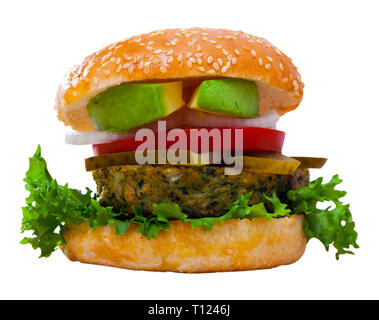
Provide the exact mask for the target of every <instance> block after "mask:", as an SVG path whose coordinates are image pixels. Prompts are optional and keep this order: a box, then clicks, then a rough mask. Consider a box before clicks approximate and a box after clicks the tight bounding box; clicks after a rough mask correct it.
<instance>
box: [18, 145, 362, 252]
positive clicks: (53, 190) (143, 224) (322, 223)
mask: <svg viewBox="0 0 379 320" xmlns="http://www.w3.org/2000/svg"><path fill="white" fill-rule="evenodd" d="M24 181H25V183H26V185H25V188H26V190H27V191H29V196H28V197H27V198H26V206H24V207H23V208H22V212H23V219H22V226H21V232H25V231H31V232H32V235H33V236H32V237H25V238H23V239H22V240H21V243H22V244H30V245H32V247H33V248H34V249H40V251H41V254H40V257H49V256H50V255H51V253H52V252H54V251H55V250H56V248H57V247H59V246H60V245H62V244H64V243H65V239H64V235H63V234H64V231H65V230H66V229H67V226H68V225H78V224H81V223H83V222H85V221H86V222H87V223H88V225H89V226H90V227H91V228H93V229H96V228H98V227H101V226H106V225H113V226H114V227H115V233H116V234H118V235H123V234H124V233H125V232H126V231H127V230H128V229H129V226H130V225H131V224H136V225H138V228H137V232H140V233H141V234H143V235H144V236H145V237H146V238H148V239H150V238H157V236H158V234H159V232H161V231H162V230H164V231H167V230H169V229H170V221H172V220H180V221H182V222H183V223H190V224H191V226H192V227H193V228H197V227H201V228H203V229H204V230H211V229H212V227H213V226H214V224H215V223H216V222H217V221H219V222H224V221H225V220H227V219H254V218H257V217H264V218H266V219H268V220H269V219H272V218H280V217H286V216H289V215H291V214H293V213H304V214H305V219H304V231H305V233H306V236H307V239H308V240H309V239H311V238H317V239H319V240H320V241H321V242H322V243H323V244H324V245H325V247H326V249H328V248H329V245H330V244H333V245H334V246H335V248H337V250H338V252H337V259H338V258H339V255H340V254H344V253H352V252H351V251H347V250H345V249H347V248H349V246H350V245H353V246H354V247H355V248H358V245H357V244H356V238H357V233H356V232H355V230H354V226H355V225H354V222H353V221H352V218H351V213H350V210H349V205H344V204H342V202H340V200H339V199H340V198H341V197H343V196H344V195H345V192H344V191H338V190H335V189H334V187H335V185H337V184H338V183H340V181H341V180H339V179H338V176H335V177H333V179H332V180H331V181H330V182H329V183H326V184H321V182H322V179H321V178H319V179H317V180H315V181H313V182H311V183H310V184H309V185H308V186H307V187H303V188H299V189H297V190H292V191H290V192H289V193H288V198H289V199H290V200H291V201H292V202H293V209H292V210H291V209H289V208H287V204H285V203H282V202H281V201H280V200H279V198H278V197H277V196H276V195H275V194H273V195H272V197H268V196H265V198H266V200H267V201H268V202H270V203H271V207H272V208H273V210H272V212H271V211H268V210H267V208H266V206H265V204H264V203H263V202H262V203H258V204H254V205H251V206H249V205H248V202H249V199H250V198H251V196H252V192H250V193H248V194H246V195H241V196H240V197H239V198H238V199H237V200H236V201H235V202H233V203H232V204H231V205H229V206H228V207H227V208H226V209H225V211H226V213H225V214H223V215H221V216H219V217H204V218H196V219H191V218H188V216H187V215H186V214H185V213H183V212H182V210H181V208H180V206H179V205H177V204H169V203H160V204H154V205H153V211H152V213H151V214H150V215H147V216H145V215H144V214H143V210H142V208H141V207H138V206H134V207H133V208H132V210H133V215H131V214H128V213H126V212H122V211H121V212H115V211H114V210H113V208H112V207H109V206H108V207H104V206H102V205H101V204H100V203H99V201H98V200H97V195H96V194H94V193H93V192H92V191H91V190H89V189H88V188H87V190H86V192H85V193H82V192H81V191H79V190H76V189H71V188H69V187H68V185H67V184H66V185H64V186H62V185H59V184H58V183H57V181H56V180H55V179H53V178H52V177H51V175H50V173H49V171H48V169H47V164H46V161H45V159H44V158H43V157H42V156H41V147H40V146H38V148H37V151H36V152H35V154H34V155H33V157H31V158H29V170H28V171H27V172H26V177H25V179H24ZM320 201H321V202H322V201H333V202H334V203H335V208H334V209H330V208H328V209H326V210H321V209H317V203H318V202H320ZM343 223H344V224H343Z"/></svg>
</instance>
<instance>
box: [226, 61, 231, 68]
mask: <svg viewBox="0 0 379 320" xmlns="http://www.w3.org/2000/svg"><path fill="white" fill-rule="evenodd" d="M225 66H226V67H227V68H228V69H229V68H230V61H228V63H227V64H226V65H225Z"/></svg>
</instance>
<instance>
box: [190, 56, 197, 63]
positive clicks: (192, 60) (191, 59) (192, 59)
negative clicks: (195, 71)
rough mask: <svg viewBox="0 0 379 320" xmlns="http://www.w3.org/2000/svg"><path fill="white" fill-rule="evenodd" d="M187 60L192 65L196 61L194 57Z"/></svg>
mask: <svg viewBox="0 0 379 320" xmlns="http://www.w3.org/2000/svg"><path fill="white" fill-rule="evenodd" d="M188 60H189V61H191V62H193V63H195V62H196V59H195V58H194V57H190V58H189V59H188Z"/></svg>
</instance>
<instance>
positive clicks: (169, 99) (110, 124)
mask: <svg viewBox="0 0 379 320" xmlns="http://www.w3.org/2000/svg"><path fill="white" fill-rule="evenodd" d="M182 90H183V82H182V81H174V82H166V83H155V84H154V83H143V84H139V83H137V84H120V85H118V86H114V87H111V88H109V89H107V90H105V91H103V92H101V93H99V94H98V95H96V96H95V97H93V98H92V99H91V100H90V102H89V103H88V105H87V111H88V115H89V117H90V119H91V122H92V125H93V128H94V130H95V131H114V132H119V131H124V130H129V129H133V128H136V127H139V126H142V125H144V124H147V123H150V122H153V121H156V120H159V119H162V118H164V117H166V116H168V115H169V114H170V113H172V112H174V111H175V110H177V109H179V108H180V107H181V106H183V105H184V101H183V99H182Z"/></svg>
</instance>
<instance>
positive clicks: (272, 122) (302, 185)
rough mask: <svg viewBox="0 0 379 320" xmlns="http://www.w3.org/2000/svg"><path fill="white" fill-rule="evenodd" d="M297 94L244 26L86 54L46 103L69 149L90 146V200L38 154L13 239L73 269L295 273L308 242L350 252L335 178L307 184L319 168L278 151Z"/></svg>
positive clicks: (352, 235) (349, 229)
mask: <svg viewBox="0 0 379 320" xmlns="http://www.w3.org/2000/svg"><path fill="white" fill-rule="evenodd" d="M302 96H303V83H302V81H301V78H300V74H299V73H298V71H297V69H296V67H295V66H294V65H293V63H292V61H291V59H290V58H289V57H287V56H286V55H285V54H284V53H283V52H282V51H280V50H278V49H277V48H276V47H274V46H273V45H272V44H271V43H270V42H268V41H267V40H265V39H263V38H259V37H255V36H252V35H249V34H247V33H243V32H240V31H238V32H235V31H230V30H225V29H203V28H189V29H170V30H160V31H154V32H151V33H147V34H142V35H138V36H134V37H131V38H128V39H126V40H123V41H120V42H116V43H113V44H111V45H109V46H107V47H105V48H103V49H101V50H99V51H97V52H95V53H93V54H91V55H89V56H88V57H86V58H85V59H84V61H83V62H82V63H81V64H79V65H77V66H75V67H74V68H73V69H72V70H71V71H70V72H68V73H67V75H66V77H65V78H64V79H63V81H62V82H61V84H60V86H59V89H58V92H57V98H56V105H55V108H56V110H57V114H58V119H59V120H61V121H63V123H64V124H65V125H66V126H67V127H68V130H67V132H66V137H65V139H66V143H69V144H79V145H80V144H92V145H93V151H94V155H93V156H91V155H89V157H88V158H87V159H85V167H86V170H87V171H88V172H92V175H93V178H94V180H95V182H96V185H97V192H92V191H91V190H89V189H88V188H87V190H86V192H81V191H79V190H77V189H71V188H69V187H68V185H67V184H65V185H61V184H58V182H57V181H56V180H55V179H53V178H52V176H51V175H50V173H49V171H48V169H47V164H46V161H45V159H44V158H43V157H42V155H41V147H40V146H38V148H37V151H36V152H35V154H34V155H33V156H32V157H31V158H30V159H29V170H28V171H27V172H26V177H25V179H24V181H25V183H26V189H27V190H28V191H29V193H30V194H29V196H28V197H27V199H26V205H25V206H24V207H23V208H22V210H23V219H22V228H21V231H22V232H25V231H27V232H31V233H32V235H31V236H30V237H25V238H24V239H23V240H21V243H22V244H31V245H32V246H33V248H35V249H37V248H39V249H40V250H41V257H48V256H50V255H51V253H52V252H53V251H55V250H56V249H57V248H58V247H60V248H61V250H62V251H63V253H64V254H65V255H66V256H67V257H68V258H69V259H70V260H73V261H81V262H85V263H91V264H100V265H106V266H113V267H120V268H126V269H135V270H154V271H173V272H188V273H195V272H216V271H235V270H253V269H262V268H273V267H276V266H279V265H286V264H290V263H293V262H295V261H297V260H298V259H299V258H300V257H301V256H302V255H303V253H304V250H305V247H306V243H307V241H309V240H310V239H312V238H316V239H319V240H320V241H321V242H322V243H323V244H324V246H325V248H326V249H327V250H328V249H329V247H330V246H331V245H333V246H334V247H335V249H336V257H337V259H338V258H339V256H340V255H341V254H345V253H350V254H351V253H353V252H351V251H350V250H349V248H350V247H351V246H352V247H354V248H358V245H357V242H356V239H357V232H356V231H355V230H354V228H355V224H354V222H353V220H352V215H351V212H350V208H349V204H345V203H343V202H342V200H341V198H342V197H344V196H345V194H346V192H345V191H341V190H338V189H336V186H337V185H338V184H339V183H341V180H340V178H339V177H338V175H335V176H333V177H332V178H331V180H330V181H329V182H324V183H323V179H322V178H318V179H316V180H313V181H311V182H310V174H309V169H312V168H314V169H316V168H321V167H322V166H323V165H324V163H325V161H326V159H325V158H312V157H297V156H285V155H283V154H282V153H281V151H282V146H283V143H284V138H285V133H284V132H282V131H279V130H276V122H277V121H278V120H279V118H280V116H282V115H284V114H285V113H287V112H289V111H291V110H293V109H295V108H296V107H297V106H298V105H299V103H300V102H301V100H302ZM321 202H330V203H331V206H329V207H327V208H326V209H321V208H320V206H319V203H321ZM323 207H325V205H324V206H323Z"/></svg>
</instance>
